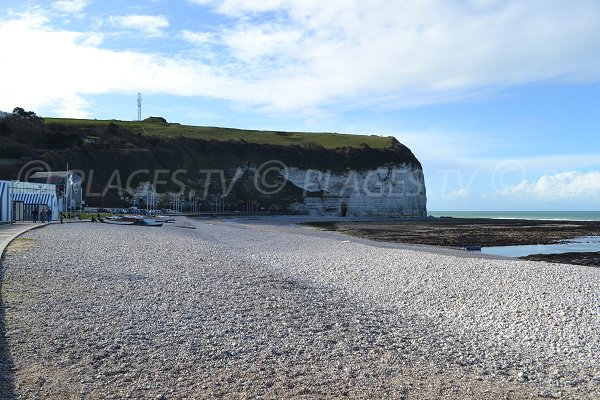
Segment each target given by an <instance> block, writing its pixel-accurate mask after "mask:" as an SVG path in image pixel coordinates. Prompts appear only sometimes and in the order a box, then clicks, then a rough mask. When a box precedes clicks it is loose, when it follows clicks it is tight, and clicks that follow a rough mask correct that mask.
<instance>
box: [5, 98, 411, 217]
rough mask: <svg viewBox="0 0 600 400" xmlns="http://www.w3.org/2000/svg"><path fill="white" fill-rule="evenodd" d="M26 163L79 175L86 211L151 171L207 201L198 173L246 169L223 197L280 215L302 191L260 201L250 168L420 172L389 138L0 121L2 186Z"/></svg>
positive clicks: (156, 124)
mask: <svg viewBox="0 0 600 400" xmlns="http://www.w3.org/2000/svg"><path fill="white" fill-rule="evenodd" d="M30 160H39V161H43V162H44V163H45V164H47V166H48V168H50V169H52V170H62V169H64V168H65V167H66V165H67V164H68V165H69V166H70V167H71V168H73V169H76V170H78V171H81V172H80V173H81V174H82V179H83V184H84V186H85V187H86V190H88V191H90V193H102V196H101V197H98V196H96V197H92V196H88V201H89V202H88V204H92V205H97V206H109V205H110V206H123V205H126V204H127V202H128V199H129V198H130V196H129V197H128V193H123V192H122V191H119V190H116V189H114V188H115V186H114V185H115V182H114V178H115V173H118V176H119V177H120V179H121V183H127V185H131V187H134V188H135V187H137V185H138V184H140V183H142V182H147V181H149V180H152V179H153V178H152V177H153V176H155V173H157V172H160V173H161V174H163V175H164V174H165V172H164V171H168V174H167V175H169V174H171V173H173V172H174V171H184V172H182V173H180V174H179V175H177V179H178V182H182V183H183V184H184V185H185V187H186V190H188V191H189V192H191V191H195V192H196V193H206V194H207V197H208V200H207V201H209V200H210V199H212V198H217V197H218V196H220V193H222V189H223V187H222V186H223V185H222V184H219V182H216V181H215V182H216V183H215V182H211V183H210V185H209V184H208V183H206V179H207V178H206V173H205V172H203V171H223V174H224V175H223V177H224V178H225V179H226V181H227V182H231V180H232V178H233V176H234V174H235V173H236V171H237V170H238V168H246V170H245V171H246V172H245V173H244V174H245V175H244V176H243V178H241V180H240V181H239V183H236V184H235V185H234V187H233V188H232V191H231V194H230V195H229V197H228V201H229V202H230V204H231V205H232V207H233V206H235V204H237V203H238V202H242V203H243V202H244V201H246V200H250V199H251V200H253V201H257V202H259V203H260V204H263V205H265V206H266V207H271V206H273V207H276V208H281V209H285V205H286V204H290V203H292V202H294V201H297V200H298V198H299V197H300V196H302V191H301V190H300V189H298V188H297V187H295V186H294V185H291V184H285V186H284V189H283V190H282V191H281V192H278V194H277V195H276V196H263V195H262V194H261V193H259V192H257V190H256V188H255V180H254V179H255V177H254V176H253V175H252V174H253V172H252V168H251V167H252V166H254V167H258V166H261V165H263V164H264V163H268V162H273V160H277V162H279V163H280V164H278V165H281V164H283V165H286V166H289V167H295V168H299V169H303V170H309V169H310V170H320V171H329V172H331V173H344V172H345V171H348V170H356V171H367V170H372V169H374V168H377V167H379V166H382V165H390V164H391V165H398V164H408V165H412V166H414V167H416V168H419V169H420V168H421V164H420V163H419V161H418V160H417V158H416V157H415V156H414V154H413V153H412V152H411V151H410V149H409V148H407V147H406V146H404V145H402V144H401V143H399V142H398V141H397V140H396V139H395V138H392V137H380V136H366V135H348V134H337V133H300V132H274V131H257V130H242V129H231V128H218V127H201V126H187V125H181V124H176V123H168V122H167V121H165V120H164V119H163V118H160V117H153V118H148V119H146V120H145V121H143V122H142V123H141V124H140V123H139V122H136V121H117V120H84V119H64V118H39V117H37V116H35V114H33V115H29V113H28V112H25V111H24V110H22V111H21V112H20V113H17V114H16V115H15V113H14V112H13V114H12V115H11V116H10V117H5V118H0V179H19V178H20V177H22V176H21V175H20V174H21V172H22V168H24V166H26V165H27V163H28V161H30ZM139 171H148V172H147V173H139ZM161 179H162V178H161ZM273 179H276V180H277V179H282V178H281V176H279V177H277V176H276V177H275V178H273ZM178 182H176V181H175V180H173V179H169V181H168V182H166V183H164V184H161V185H160V187H157V191H158V192H159V193H167V192H169V191H177V190H179V186H178V184H177V183H178ZM109 187H110V190H108V191H107V188H109ZM299 190H300V192H298V191H299ZM215 196H217V197H215Z"/></svg>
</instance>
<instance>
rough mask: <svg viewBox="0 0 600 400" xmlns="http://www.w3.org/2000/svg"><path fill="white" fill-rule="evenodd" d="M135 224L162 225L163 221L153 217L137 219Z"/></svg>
mask: <svg viewBox="0 0 600 400" xmlns="http://www.w3.org/2000/svg"><path fill="white" fill-rule="evenodd" d="M133 225H143V226H162V225H163V223H162V222H158V221H156V220H154V219H151V218H144V219H141V220H137V221H134V222H133Z"/></svg>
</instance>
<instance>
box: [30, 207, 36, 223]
mask: <svg viewBox="0 0 600 400" xmlns="http://www.w3.org/2000/svg"><path fill="white" fill-rule="evenodd" d="M37 218H38V209H37V208H34V209H33V210H32V211H31V219H32V220H33V223H36V222H37Z"/></svg>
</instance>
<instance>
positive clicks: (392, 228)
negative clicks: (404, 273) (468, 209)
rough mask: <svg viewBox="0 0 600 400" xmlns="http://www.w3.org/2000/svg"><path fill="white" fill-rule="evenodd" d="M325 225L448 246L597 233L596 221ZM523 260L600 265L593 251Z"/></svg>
mask: <svg viewBox="0 0 600 400" xmlns="http://www.w3.org/2000/svg"><path fill="white" fill-rule="evenodd" d="M317 225H318V224H317ZM326 227H327V228H328V229H332V230H337V231H339V232H343V233H347V234H350V235H354V236H359V237H363V238H367V239H372V240H378V241H385V242H395V243H412V244H427V245H433V246H444V247H450V248H461V247H463V246H465V245H473V246H481V247H483V246H511V245H529V244H554V243H559V242H560V241H562V240H569V239H573V238H577V237H583V236H600V222H599V221H535V220H513V219H510V220H499V219H485V218H481V219H475V218H474V219H463V218H434V219H426V220H418V221H402V222H338V223H336V224H327V226H326ZM524 259H528V260H535V261H548V262H558V263H566V264H578V265H588V266H595V267H600V258H599V257H598V254H597V253H563V254H560V255H557V254H548V255H546V254H536V255H532V256H528V257H524Z"/></svg>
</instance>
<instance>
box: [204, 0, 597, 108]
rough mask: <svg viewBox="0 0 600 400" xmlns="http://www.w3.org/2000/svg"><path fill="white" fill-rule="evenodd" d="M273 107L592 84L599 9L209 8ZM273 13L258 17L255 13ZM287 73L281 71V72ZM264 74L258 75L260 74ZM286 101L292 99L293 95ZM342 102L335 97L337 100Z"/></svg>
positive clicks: (303, 4) (444, 5)
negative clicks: (230, 22) (224, 18)
mask: <svg viewBox="0 0 600 400" xmlns="http://www.w3.org/2000/svg"><path fill="white" fill-rule="evenodd" d="M199 3H201V4H210V5H212V6H213V7H214V8H215V10H216V11H217V12H220V13H223V14H226V15H228V16H235V17H239V21H240V22H239V23H237V24H236V25H234V26H233V27H229V28H228V29H226V30H225V31H224V32H223V33H224V34H223V37H224V43H225V44H226V45H227V46H228V48H229V50H230V52H231V55H232V56H233V57H235V58H236V59H237V61H238V63H240V65H239V69H240V70H241V71H242V72H243V73H246V74H248V75H250V76H246V78H248V79H253V78H255V76H252V73H255V74H261V75H262V76H263V78H262V79H261V80H260V82H259V83H258V84H257V85H256V86H257V89H261V90H268V91H269V92H270V93H272V95H271V96H270V97H269V98H268V99H267V101H268V102H269V104H270V105H272V106H274V107H275V108H282V109H293V108H295V107H305V106H311V105H312V106H314V105H322V104H327V103H330V102H343V103H347V102H348V101H351V102H354V103H359V104H364V103H368V104H390V103H391V104H393V105H394V106H396V107H398V106H405V105H414V104H423V103H432V102H440V101H454V100H456V99H461V98H465V97H472V96H473V95H477V93H478V92H480V91H485V90H489V89H490V88H502V87H506V86H512V85H518V84H523V83H528V82H532V81H544V80H552V79H554V80H560V81H569V80H570V81H577V80H582V79H598V78H600V72H599V71H600V69H599V68H598V67H599V66H600V54H599V53H598V52H596V51H595V48H596V46H597V40H598V38H599V37H600V25H598V24H597V23H596V21H597V18H598V17H599V16H600V3H595V2H587V1H578V2H577V1H576V2H569V3H568V4H567V3H560V2H554V3H551V4H548V2H544V1H528V2H521V1H505V2H499V1H490V0H487V1H483V0H477V1H467V2H447V1H444V0H430V1H425V2H424V1H403V2H387V1H382V0H380V1H377V0H376V1H368V2H365V1H361V0H344V1H341V0H337V1H336V0H331V1H327V2H323V1H320V0H319V1H318V0H270V1H263V2H256V1H251V0H225V1H219V2H217V1H212V2H210V1H206V0H202V1H200V2H199ZM267 12H268V13H271V14H273V15H275V17H273V16H272V15H270V16H269V18H267V19H264V18H261V16H262V15H263V14H264V13H267ZM292 65H293V66H295V67H296V68H290V66H292ZM267 66H268V68H269V74H268V76H271V77H273V79H268V78H265V76H264V72H265V69H266V67H267ZM289 93H294V95H293V99H290V97H291V96H289ZM340 99H343V100H341V101H340Z"/></svg>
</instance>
